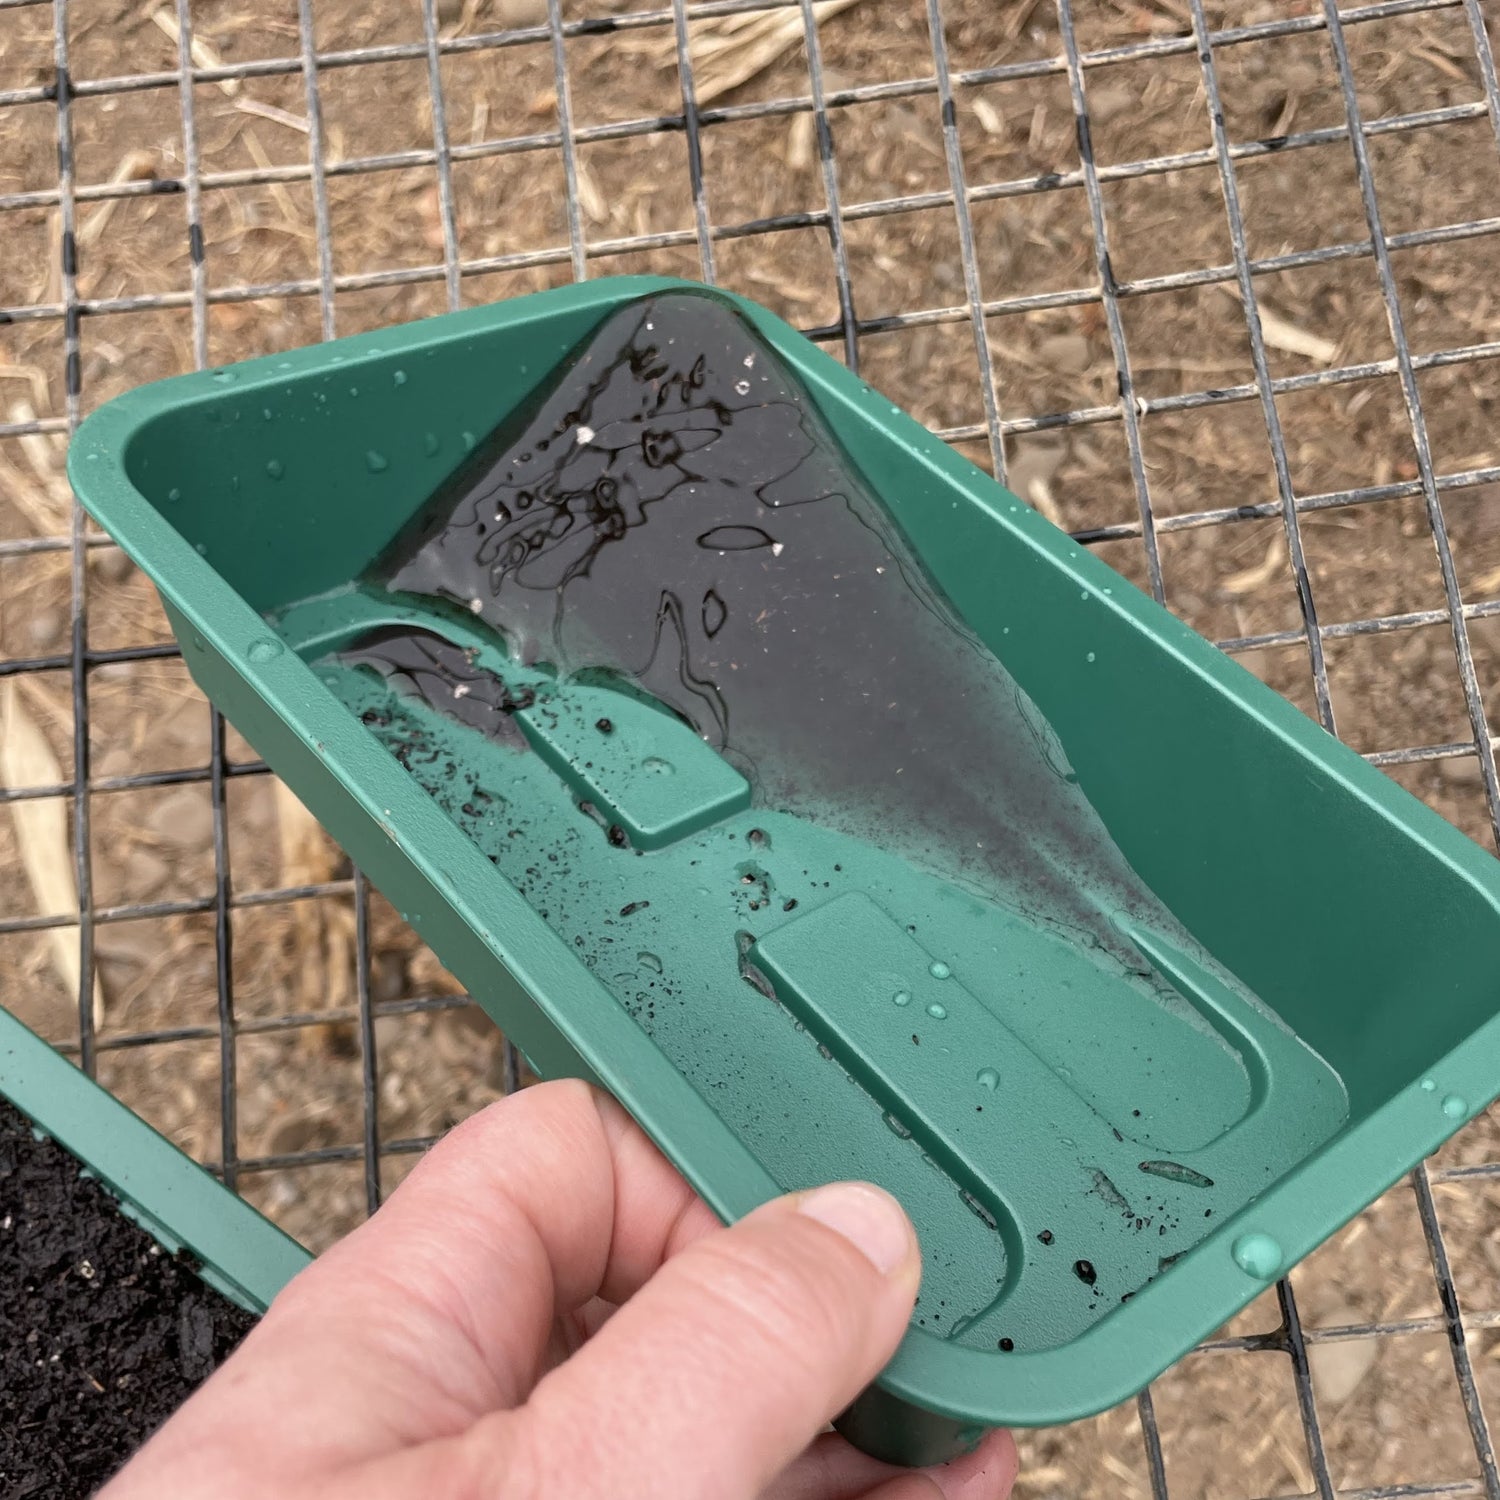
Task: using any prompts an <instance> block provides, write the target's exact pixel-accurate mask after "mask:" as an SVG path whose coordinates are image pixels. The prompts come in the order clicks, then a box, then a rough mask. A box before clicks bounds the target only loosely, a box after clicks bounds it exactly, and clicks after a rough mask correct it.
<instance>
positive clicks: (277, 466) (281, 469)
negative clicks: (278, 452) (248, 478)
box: [266, 458, 286, 479]
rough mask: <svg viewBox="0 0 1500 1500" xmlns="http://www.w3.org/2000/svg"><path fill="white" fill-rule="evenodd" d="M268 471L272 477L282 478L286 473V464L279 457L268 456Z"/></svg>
mask: <svg viewBox="0 0 1500 1500" xmlns="http://www.w3.org/2000/svg"><path fill="white" fill-rule="evenodd" d="M266 473H267V474H269V475H270V476H271V478H272V479H280V478H281V476H282V475H283V474H285V473H286V466H285V465H284V464H283V463H282V462H281V460H280V459H279V458H268V459H267V460H266Z"/></svg>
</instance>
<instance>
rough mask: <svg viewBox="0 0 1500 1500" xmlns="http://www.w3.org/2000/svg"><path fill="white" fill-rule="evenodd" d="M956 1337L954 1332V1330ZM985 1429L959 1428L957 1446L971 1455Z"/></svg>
mask: <svg viewBox="0 0 1500 1500" xmlns="http://www.w3.org/2000/svg"><path fill="white" fill-rule="evenodd" d="M955 1335H956V1330H955ZM985 1431H986V1429H985V1428H983V1427H960V1428H959V1429H958V1432H957V1434H956V1438H957V1442H958V1446H959V1447H960V1448H962V1449H963V1450H964V1452H965V1453H972V1452H973V1451H974V1450H975V1449H976V1448H977V1447H978V1446H979V1444H980V1441H981V1440H982V1439H983V1437H984V1434H985Z"/></svg>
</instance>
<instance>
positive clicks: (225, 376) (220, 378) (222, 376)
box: [214, 370, 239, 385]
mask: <svg viewBox="0 0 1500 1500" xmlns="http://www.w3.org/2000/svg"><path fill="white" fill-rule="evenodd" d="M238 379H239V376H238V375H236V374H235V373H234V371H233V370H215V371H214V380H215V381H217V383H218V384H219V385H233V384H234V382H235V381H236V380H238Z"/></svg>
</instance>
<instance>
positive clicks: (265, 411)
mask: <svg viewBox="0 0 1500 1500" xmlns="http://www.w3.org/2000/svg"><path fill="white" fill-rule="evenodd" d="M260 415H261V420H262V421H264V422H274V421H275V420H276V413H275V412H274V411H272V410H271V408H270V407H269V406H263V407H261V409H260Z"/></svg>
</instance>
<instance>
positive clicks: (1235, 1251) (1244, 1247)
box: [1229, 1230, 1283, 1281]
mask: <svg viewBox="0 0 1500 1500" xmlns="http://www.w3.org/2000/svg"><path fill="white" fill-rule="evenodd" d="M1229 1253H1230V1254H1231V1255H1232V1256H1234V1263H1235V1265H1237V1266H1238V1267H1239V1268H1240V1270H1242V1271H1243V1272H1244V1273H1245V1274H1246V1275H1247V1276H1254V1277H1255V1278H1256V1280H1257V1281H1270V1280H1272V1279H1273V1278H1274V1277H1275V1276H1276V1273H1277V1272H1278V1271H1280V1270H1281V1263H1282V1260H1283V1252H1282V1249H1281V1246H1280V1245H1278V1244H1277V1243H1276V1241H1275V1240H1273V1239H1272V1238H1271V1236H1270V1235H1268V1234H1262V1233H1261V1232H1260V1231H1259V1230H1256V1231H1254V1232H1253V1233H1251V1234H1242V1235H1241V1236H1240V1237H1239V1239H1237V1240H1236V1241H1235V1242H1234V1244H1233V1245H1232V1246H1230V1250H1229Z"/></svg>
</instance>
